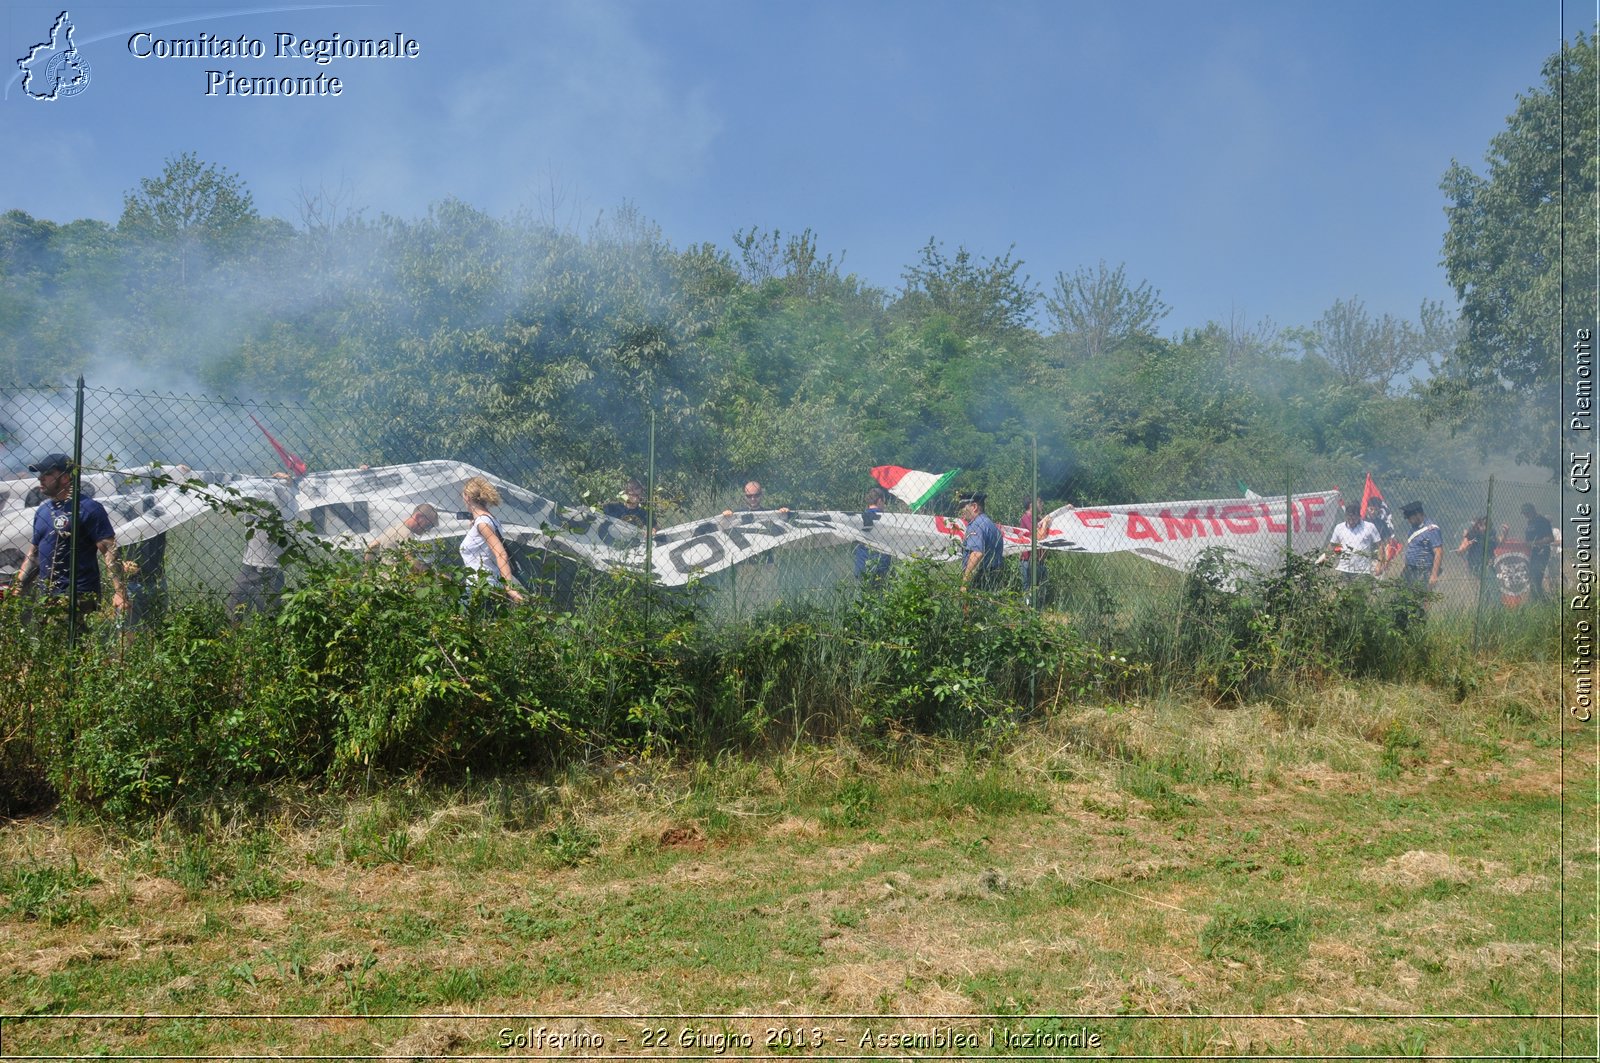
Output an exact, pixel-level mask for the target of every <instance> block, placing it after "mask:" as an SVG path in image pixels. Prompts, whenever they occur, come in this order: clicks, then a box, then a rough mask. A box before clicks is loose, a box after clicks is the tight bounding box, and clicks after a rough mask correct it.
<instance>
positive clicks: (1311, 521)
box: [1300, 495, 1328, 532]
mask: <svg viewBox="0 0 1600 1063" xmlns="http://www.w3.org/2000/svg"><path fill="white" fill-rule="evenodd" d="M1327 504H1328V500H1327V499H1326V498H1324V497H1323V496H1321V495H1312V496H1311V497H1309V498H1302V499H1301V500H1300V508H1301V509H1303V510H1305V513H1306V519H1305V525H1304V527H1305V529H1306V531H1314V532H1319V531H1322V510H1323V509H1324V508H1325V507H1326V506H1327Z"/></svg>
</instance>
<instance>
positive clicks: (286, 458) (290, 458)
mask: <svg viewBox="0 0 1600 1063" xmlns="http://www.w3.org/2000/svg"><path fill="white" fill-rule="evenodd" d="M250 419H251V420H252V421H255V422H256V427H257V428H259V429H261V434H262V435H264V436H266V437H267V442H268V443H271V444H272V449H273V450H276V451H277V452H278V458H279V460H281V461H282V462H283V467H284V468H286V469H288V470H289V471H290V472H292V473H294V475H296V476H304V475H305V474H306V463H305V462H303V461H301V460H300V459H299V458H298V457H296V456H295V455H293V454H291V453H289V452H288V451H287V450H284V449H283V444H282V443H280V442H278V441H277V440H276V439H273V438H272V433H271V432H269V431H267V428H266V426H265V425H263V424H262V423H261V422H260V421H256V415H255V414H253V413H252V414H251V415H250Z"/></svg>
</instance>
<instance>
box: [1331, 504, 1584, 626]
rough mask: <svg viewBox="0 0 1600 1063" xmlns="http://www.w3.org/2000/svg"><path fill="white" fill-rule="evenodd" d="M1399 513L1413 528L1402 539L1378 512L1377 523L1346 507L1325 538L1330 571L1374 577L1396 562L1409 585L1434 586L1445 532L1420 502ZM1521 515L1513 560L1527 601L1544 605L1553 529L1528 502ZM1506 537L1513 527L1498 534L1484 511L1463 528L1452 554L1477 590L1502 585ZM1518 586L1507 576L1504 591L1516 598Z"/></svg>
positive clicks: (1345, 575) (1440, 566) (1547, 595)
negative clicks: (1522, 570)
mask: <svg viewBox="0 0 1600 1063" xmlns="http://www.w3.org/2000/svg"><path fill="white" fill-rule="evenodd" d="M1400 513H1401V515H1402V516H1403V517H1405V518H1406V521H1407V522H1408V523H1409V524H1410V525H1411V532H1410V534H1409V535H1408V536H1406V538H1405V539H1404V540H1401V539H1400V538H1399V536H1398V535H1396V534H1395V532H1394V531H1393V530H1392V529H1390V528H1389V527H1388V524H1387V521H1385V520H1383V518H1382V514H1381V512H1380V513H1377V514H1373V516H1375V517H1377V519H1376V520H1373V519H1368V517H1367V516H1364V515H1363V512H1362V504H1361V503H1360V502H1357V501H1350V502H1347V503H1346V504H1345V519H1344V521H1343V522H1341V523H1339V524H1338V525H1336V526H1335V527H1334V529H1333V531H1332V532H1331V533H1330V534H1329V536H1328V549H1329V552H1330V553H1331V554H1332V555H1333V557H1334V568H1335V571H1337V572H1338V573H1339V576H1340V577H1341V578H1342V579H1345V580H1359V579H1376V578H1378V577H1380V576H1382V575H1384V574H1385V573H1386V572H1388V571H1390V569H1391V568H1392V567H1394V566H1395V565H1396V564H1398V566H1399V574H1400V578H1401V579H1403V580H1405V581H1406V582H1407V583H1409V584H1411V585H1413V586H1416V587H1418V588H1423V589H1434V588H1437V587H1438V585H1439V579H1440V576H1441V575H1442V574H1443V571H1444V542H1445V541H1444V533H1443V532H1442V531H1441V530H1440V528H1439V525H1438V524H1436V523H1434V522H1433V521H1431V520H1429V519H1428V516H1427V511H1426V509H1425V508H1424V507H1423V505H1422V503H1421V502H1417V501H1413V502H1407V503H1406V504H1405V505H1404V506H1402V507H1401V509H1400ZM1522 517H1523V520H1524V521H1525V526H1524V528H1523V534H1522V547H1523V550H1522V551H1519V552H1518V554H1517V555H1516V556H1518V557H1521V558H1523V559H1524V561H1523V563H1524V564H1525V566H1526V595H1527V598H1528V600H1529V601H1530V602H1542V601H1546V600H1548V599H1549V598H1550V592H1549V589H1548V588H1547V586H1546V583H1547V576H1548V570H1549V566H1550V556H1551V551H1552V549H1553V547H1554V545H1555V543H1556V542H1557V537H1556V534H1555V527H1554V525H1553V524H1552V523H1551V521H1550V518H1549V517H1546V516H1545V515H1544V514H1542V513H1540V512H1539V510H1538V508H1537V507H1536V506H1534V505H1533V503H1531V502H1525V503H1523V505H1522ZM1510 533H1511V526H1510V525H1509V524H1501V525H1500V531H1499V534H1498V535H1497V534H1496V533H1495V531H1494V529H1493V528H1491V527H1490V522H1489V515H1488V514H1486V513H1485V514H1481V515H1479V516H1477V517H1475V518H1473V520H1472V521H1471V522H1469V523H1468V524H1467V526H1466V528H1465V529H1463V530H1462V533H1461V542H1460V544H1459V545H1458V546H1457V547H1456V550H1455V552H1456V554H1457V555H1458V556H1459V557H1460V558H1461V560H1462V563H1463V565H1464V566H1465V567H1466V571H1467V573H1468V574H1470V575H1471V576H1472V578H1473V579H1474V580H1476V581H1477V582H1478V586H1479V588H1480V592H1483V593H1486V592H1487V591H1488V590H1489V589H1491V588H1494V587H1498V586H1501V583H1502V581H1501V576H1500V570H1499V568H1498V567H1497V558H1498V556H1499V555H1500V552H1501V550H1502V548H1503V547H1504V546H1506V545H1507V544H1508V543H1509V542H1510V541H1511V539H1510ZM1557 578H1558V579H1559V576H1558V577H1557ZM1519 584H1520V579H1519V577H1517V576H1515V575H1511V576H1508V577H1507V579H1506V580H1505V590H1506V592H1507V593H1508V594H1513V595H1514V594H1515V592H1516V591H1518V590H1519V589H1521V588H1520V586H1519Z"/></svg>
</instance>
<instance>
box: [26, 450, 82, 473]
mask: <svg viewBox="0 0 1600 1063" xmlns="http://www.w3.org/2000/svg"><path fill="white" fill-rule="evenodd" d="M70 468H72V459H71V458H69V457H67V456H66V455H65V454H46V455H45V456H44V457H42V458H40V459H39V460H38V461H36V462H34V463H33V464H32V465H29V466H28V471H29V472H66V471H67V470H68V469H70Z"/></svg>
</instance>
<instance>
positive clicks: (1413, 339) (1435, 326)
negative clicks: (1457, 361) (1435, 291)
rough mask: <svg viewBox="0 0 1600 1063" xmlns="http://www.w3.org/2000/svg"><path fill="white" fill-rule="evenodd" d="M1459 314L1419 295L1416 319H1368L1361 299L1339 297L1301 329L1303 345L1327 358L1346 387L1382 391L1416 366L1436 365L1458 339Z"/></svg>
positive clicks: (1385, 390) (1368, 316)
mask: <svg viewBox="0 0 1600 1063" xmlns="http://www.w3.org/2000/svg"><path fill="white" fill-rule="evenodd" d="M1459 333H1460V330H1459V328H1458V319H1456V318H1453V317H1451V316H1450V315H1449V314H1447V313H1446V311H1445V309H1444V306H1443V304H1441V303H1438V302H1435V301H1432V300H1426V299H1425V300H1423V302H1422V306H1421V308H1420V309H1419V311H1418V314H1417V322H1416V323H1415V324H1413V323H1412V322H1410V321H1406V320H1403V319H1401V318H1397V317H1395V316H1394V315H1392V314H1384V315H1383V316H1382V317H1380V318H1376V319H1374V318H1372V317H1371V316H1370V315H1368V313H1367V308H1366V306H1365V305H1363V304H1362V302H1361V300H1360V299H1359V298H1351V299H1348V300H1346V299H1339V300H1336V301H1335V302H1334V304H1333V305H1332V306H1331V307H1329V308H1328V310H1327V312H1326V313H1324V314H1323V315H1322V317H1321V318H1320V319H1319V320H1318V321H1317V323H1316V324H1315V325H1313V326H1312V327H1311V329H1310V330H1309V331H1308V332H1307V333H1306V334H1305V341H1306V344H1305V345H1306V349H1307V351H1308V352H1309V353H1312V354H1316V355H1319V356H1321V357H1322V358H1324V359H1326V361H1327V362H1328V364H1329V365H1330V366H1331V367H1332V368H1333V370H1334V372H1335V373H1337V374H1338V376H1339V379H1340V381H1341V382H1342V383H1343V384H1345V385H1346V386H1348V387H1370V388H1373V389H1374V390H1376V391H1377V392H1379V393H1380V394H1386V393H1387V392H1388V391H1389V389H1390V388H1391V387H1392V386H1393V385H1394V382H1395V380H1396V379H1397V378H1399V377H1403V376H1405V375H1406V374H1408V373H1410V372H1411V371H1412V370H1414V369H1416V368H1417V367H1418V366H1419V365H1425V366H1427V367H1429V368H1433V367H1435V366H1437V364H1438V362H1439V360H1440V359H1441V358H1442V357H1444V356H1445V355H1447V354H1448V353H1449V352H1450V351H1451V350H1453V349H1454V347H1455V344H1456V342H1457V340H1458V338H1459Z"/></svg>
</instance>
